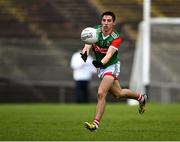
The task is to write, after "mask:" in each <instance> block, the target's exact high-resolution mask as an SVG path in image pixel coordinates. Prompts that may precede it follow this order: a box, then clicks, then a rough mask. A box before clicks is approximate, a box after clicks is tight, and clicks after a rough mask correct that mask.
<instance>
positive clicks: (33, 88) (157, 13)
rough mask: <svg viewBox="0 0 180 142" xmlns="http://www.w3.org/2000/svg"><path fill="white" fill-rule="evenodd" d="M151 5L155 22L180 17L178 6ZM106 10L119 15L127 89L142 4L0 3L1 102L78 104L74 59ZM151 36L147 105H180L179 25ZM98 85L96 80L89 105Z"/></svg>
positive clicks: (115, 0)
mask: <svg viewBox="0 0 180 142" xmlns="http://www.w3.org/2000/svg"><path fill="white" fill-rule="evenodd" d="M151 3H152V5H151V16H152V17H171V18H173V17H176V18H177V17H180V1H179V0H173V1H172V0H152V2H151ZM106 10H111V11H113V12H114V13H115V14H116V16H117V24H116V29H117V30H118V31H119V32H120V33H121V34H122V36H123V43H122V45H121V47H120V49H119V52H120V60H121V64H122V66H121V74H120V79H121V85H122V87H129V84H130V79H131V74H132V72H133V61H134V58H135V56H134V55H135V50H136V44H137V38H138V26H139V24H140V22H141V21H142V20H143V0H129V1H128V0H0V102H1V103H10V102H14V103H19V102H54V103H60V102H61V103H62V102H63V103H70V102H74V97H75V96H74V80H73V76H72V69H71V68H70V59H71V56H72V54H73V53H74V52H75V51H77V50H78V49H82V47H83V43H82V42H81V40H80V33H81V31H82V29H84V28H85V27H88V26H94V25H97V24H99V22H100V15H101V13H102V12H103V11H106ZM151 31H152V33H151V36H152V37H151V45H152V47H151V56H150V57H151V58H150V65H151V68H150V83H149V84H148V92H149V100H150V101H153V102H180V66H179V61H180V60H179V58H180V47H179V45H180V41H179V39H180V23H176V24H173V25H172V24H167V25H161V24H157V25H154V26H152V29H151ZM98 84H99V79H98V78H97V77H96V75H95V76H93V79H92V82H91V85H90V87H91V89H90V93H91V95H90V102H95V101H96V91H97V87H98ZM107 100H108V101H112V102H114V101H117V100H115V99H114V98H113V97H111V96H110V95H108V97H107ZM118 101H119V100H118ZM121 101H124V100H121Z"/></svg>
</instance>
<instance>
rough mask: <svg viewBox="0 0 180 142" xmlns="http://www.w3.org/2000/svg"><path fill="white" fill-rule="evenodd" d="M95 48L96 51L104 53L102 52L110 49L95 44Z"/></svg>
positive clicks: (104, 52)
mask: <svg viewBox="0 0 180 142" xmlns="http://www.w3.org/2000/svg"><path fill="white" fill-rule="evenodd" d="M93 49H94V51H95V52H97V53H102V54H106V53H107V51H108V49H104V48H101V47H99V46H97V45H93Z"/></svg>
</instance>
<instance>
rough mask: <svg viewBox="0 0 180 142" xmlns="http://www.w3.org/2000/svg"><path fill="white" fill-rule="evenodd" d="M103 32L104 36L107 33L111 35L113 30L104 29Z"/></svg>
mask: <svg viewBox="0 0 180 142" xmlns="http://www.w3.org/2000/svg"><path fill="white" fill-rule="evenodd" d="M102 33H103V35H104V36H107V35H110V34H111V33H112V30H108V31H105V30H102Z"/></svg>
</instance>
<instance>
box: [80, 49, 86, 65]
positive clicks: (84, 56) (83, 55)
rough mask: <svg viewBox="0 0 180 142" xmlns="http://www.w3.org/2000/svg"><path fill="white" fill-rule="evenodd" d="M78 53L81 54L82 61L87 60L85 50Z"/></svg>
mask: <svg viewBox="0 0 180 142" xmlns="http://www.w3.org/2000/svg"><path fill="white" fill-rule="evenodd" d="M80 55H81V58H82V59H83V60H84V62H86V60H87V51H85V52H84V54H83V53H80Z"/></svg>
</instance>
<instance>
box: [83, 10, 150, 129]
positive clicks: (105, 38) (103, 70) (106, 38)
mask: <svg viewBox="0 0 180 142" xmlns="http://www.w3.org/2000/svg"><path fill="white" fill-rule="evenodd" d="M115 19H116V17H115V14H114V13H113V12H111V11H106V12H104V13H103V14H102V16H101V25H98V26H97V27H96V28H97V30H98V32H99V38H98V41H97V42H96V43H95V44H92V45H88V44H85V46H84V48H83V50H82V53H81V58H82V59H83V60H84V61H86V59H87V56H88V55H89V51H90V49H92V50H93V51H94V54H95V58H96V60H94V61H93V62H92V64H93V65H94V66H95V67H96V68H97V73H98V76H99V78H100V79H101V83H100V85H99V88H98V92H97V98H98V102H97V107H96V113H95V116H94V119H93V122H90V123H89V122H85V123H84V126H85V128H87V129H88V130H90V131H95V130H96V129H98V127H99V124H100V121H101V118H102V116H103V113H104V110H105V105H106V95H107V93H108V92H110V93H112V94H113V95H114V96H116V97H117V98H128V99H135V100H138V101H139V113H143V112H144V111H145V103H146V99H147V96H146V95H145V94H143V95H142V94H138V93H135V92H133V91H132V90H130V89H122V88H121V86H120V83H119V81H118V75H119V73H120V61H119V58H118V48H119V46H120V44H121V42H122V37H121V36H120V35H119V34H118V33H117V32H116V31H115V30H113V27H114V25H115Z"/></svg>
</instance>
